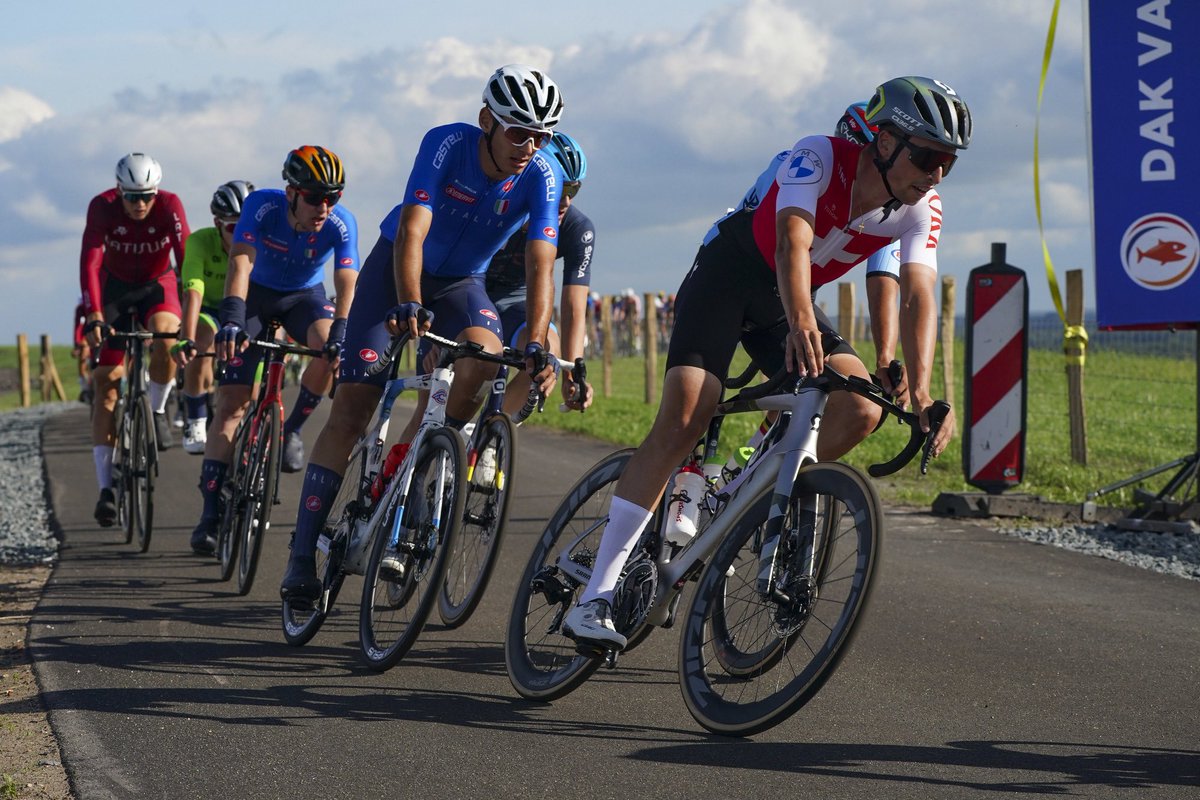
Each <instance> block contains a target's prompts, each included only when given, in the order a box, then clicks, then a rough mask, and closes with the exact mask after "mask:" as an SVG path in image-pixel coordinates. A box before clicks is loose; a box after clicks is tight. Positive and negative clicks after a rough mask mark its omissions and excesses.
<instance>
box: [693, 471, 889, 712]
mask: <svg viewBox="0 0 1200 800" xmlns="http://www.w3.org/2000/svg"><path fill="white" fill-rule="evenodd" d="M771 493H772V489H771V488H770V487H768V488H767V489H766V490H765V491H764V492H763V494H762V495H760V496H759V497H758V498H757V499H756V500H755V501H754V502H753V503H752V504H751V505H750V507H749V510H748V511H746V513H744V514H743V515H742V516H741V518H739V519H737V520H735V521H733V522H732V525H731V530H730V533H729V535H728V536H727V537H726V538H725V540H724V541H723V542H722V543H721V544H720V545H719V546H718V548H717V550H716V552H715V553H714V555H713V558H712V560H711V561H710V562H709V564H708V565H707V567H706V568H705V570H704V573H703V574H702V575H701V577H700V581H699V583H698V584H697V586H696V592H695V596H694V597H693V600H692V605H691V608H690V609H689V611H688V614H687V617H686V619H685V622H684V626H683V630H682V631H681V633H680V639H679V678H680V688H681V690H682V692H683V699H684V702H685V703H686V704H687V707H688V711H690V712H691V714H692V716H693V717H694V718H695V719H696V721H697V722H699V723H700V724H701V725H703V726H704V727H705V728H707V729H708V730H710V731H712V732H714V733H719V734H724V735H729V736H749V735H751V734H754V733H758V732H759V731H763V730H766V729H767V728H770V727H772V726H774V725H777V724H779V723H780V722H782V721H783V720H785V719H787V718H788V717H789V716H791V715H792V714H794V713H795V712H796V711H797V710H798V709H799V708H800V707H801V706H803V705H804V704H805V703H806V702H808V701H809V700H810V699H811V698H812V697H813V696H814V695H816V693H817V692H818V691H819V690H820V688H821V687H822V686H823V685H824V684H825V681H826V680H828V679H829V677H830V676H831V675H832V674H833V672H834V670H835V669H836V668H837V665H838V663H839V662H840V660H841V659H842V657H843V656H844V655H845V654H846V651H847V649H848V647H849V645H850V641H851V638H852V636H853V633H854V630H855V626H856V623H857V622H858V620H859V619H860V618H861V616H862V613H863V611H864V609H865V608H866V604H867V599H868V596H869V590H870V586H871V578H872V576H873V574H874V573H875V570H876V569H877V568H878V567H877V560H878V550H879V540H880V536H881V534H882V529H883V518H882V513H881V511H880V504H879V497H878V495H877V494H876V493H875V489H874V487H873V486H872V485H871V483H870V481H869V480H868V479H867V477H866V476H865V475H863V474H862V473H861V472H860V471H859V470H857V469H855V468H854V467H851V466H848V465H846V464H840V463H833V462H830V463H819V464H810V465H807V466H805V467H804V468H803V469H801V470H800V473H799V475H798V476H797V478H796V482H795V484H794V485H793V488H792V496H791V499H790V502H789V507H788V510H787V513H786V515H785V517H784V525H783V532H782V534H781V535H780V543H779V547H778V551H777V554H776V556H775V575H776V576H777V579H778V586H777V588H776V591H775V592H774V593H773V594H772V595H771V596H766V595H764V594H763V593H762V592H760V590H759V589H760V587H759V586H758V585H757V584H758V577H759V570H760V560H759V550H760V548H761V544H762V538H763V529H764V528H765V525H766V519H767V513H768V511H769V508H770V501H771ZM807 554H811V556H808V555H807ZM808 557H811V561H810V562H806V558H808ZM807 576H811V577H807Z"/></svg>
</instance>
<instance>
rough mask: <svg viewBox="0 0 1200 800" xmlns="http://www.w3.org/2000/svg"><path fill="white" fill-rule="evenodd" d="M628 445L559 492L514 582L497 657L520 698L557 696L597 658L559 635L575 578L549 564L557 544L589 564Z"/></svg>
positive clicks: (572, 598) (586, 673)
mask: <svg viewBox="0 0 1200 800" xmlns="http://www.w3.org/2000/svg"><path fill="white" fill-rule="evenodd" d="M633 452H634V451H633V450H632V449H627V450H618V451H617V452H615V453H612V454H610V455H608V456H605V457H604V458H602V459H601V460H600V461H598V462H597V463H596V464H595V465H594V466H593V467H592V468H591V469H590V470H588V471H587V473H586V474H584V476H583V477H582V478H580V479H579V481H578V482H577V483H576V484H575V485H574V486H573V487H572V488H571V490H570V491H569V492H567V493H566V495H565V496H564V497H563V499H562V502H560V503H559V505H558V508H556V509H555V510H554V513H553V514H552V515H551V516H550V519H549V520H548V521H547V522H546V528H545V529H544V530H543V532H542V535H541V537H540V538H539V539H538V541H537V544H535V545H534V548H533V552H532V553H531V554H530V556H529V561H528V563H527V564H526V566H525V571H524V573H522V575H521V578H520V580H519V581H518V582H517V591H516V595H515V596H514V597H513V604H512V610H511V612H510V613H509V618H508V628H507V630H506V631H505V636H504V663H505V667H506V669H507V671H508V680H509V682H510V683H512V685H513V688H514V689H516V690H517V694H519V695H521V696H522V697H524V698H527V699H530V700H555V699H557V698H559V697H563V696H564V695H566V694H569V693H570V692H572V691H574V690H575V689H576V688H578V687H579V686H580V685H581V684H582V683H583V682H584V681H586V680H587V679H588V678H589V677H591V675H592V673H593V672H595V671H596V668H597V667H599V666H600V659H599V658H598V657H595V656H590V655H581V654H580V653H578V652H577V651H576V650H575V642H574V641H573V640H572V639H570V638H569V637H567V636H565V635H563V632H562V621H563V618H564V617H565V616H566V614H567V612H568V611H570V610H571V607H572V606H574V605H575V601H576V599H577V597H578V594H579V591H580V590H581V589H582V586H581V585H580V584H579V583H578V582H577V581H575V580H574V579H571V578H569V577H568V576H566V575H564V574H563V573H562V572H561V571H560V570H559V569H558V568H557V567H556V566H555V564H556V563H557V561H558V559H559V555H560V553H561V552H562V548H564V547H571V557H572V560H576V561H577V563H587V565H588V566H591V563H590V562H591V559H594V557H595V554H596V550H597V549H598V547H599V544H600V537H601V535H602V534H603V533H604V520H605V512H606V511H607V509H608V506H609V503H610V502H611V500H612V492H613V490H614V489H615V488H616V482H617V479H618V478H620V477H621V474H622V473H623V472H624V471H625V466H626V465H627V464H628V463H629V459H630V457H631V456H632V455H633Z"/></svg>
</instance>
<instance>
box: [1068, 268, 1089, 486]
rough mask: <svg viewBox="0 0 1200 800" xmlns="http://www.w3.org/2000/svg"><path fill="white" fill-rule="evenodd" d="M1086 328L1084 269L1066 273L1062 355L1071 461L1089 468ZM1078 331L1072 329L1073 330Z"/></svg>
mask: <svg viewBox="0 0 1200 800" xmlns="http://www.w3.org/2000/svg"><path fill="white" fill-rule="evenodd" d="M1082 327H1083V270H1079V269H1073V270H1068V272H1067V333H1066V336H1065V337H1064V338H1063V352H1064V353H1065V354H1066V356H1067V414H1068V419H1069V421H1070V424H1071V460H1072V461H1074V462H1075V463H1077V464H1082V465H1083V466H1085V467H1086V466H1087V413H1086V410H1085V409H1084V405H1083V362H1084V355H1085V354H1086V352H1087V340H1086V339H1085V338H1083V337H1081V336H1079V335H1078V330H1080V329H1082ZM1073 328H1074V329H1076V330H1072V329H1073Z"/></svg>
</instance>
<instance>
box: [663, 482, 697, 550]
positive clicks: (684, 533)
mask: <svg viewBox="0 0 1200 800" xmlns="http://www.w3.org/2000/svg"><path fill="white" fill-rule="evenodd" d="M706 488H707V482H706V481H705V479H704V473H703V472H702V471H701V470H700V468H699V467H697V466H696V465H695V464H688V465H687V466H686V467H683V468H681V469H680V470H679V471H678V472H676V473H675V482H674V485H673V486H672V487H671V501H670V505H668V506H667V519H666V523H665V525H664V530H663V538H664V539H666V541H667V542H669V543H671V544H673V545H677V546H678V545H685V544H687V543H688V542H689V541H691V540H692V537H693V536H695V535H696V530H697V523H698V521H699V519H700V501H702V500H703V499H704V492H705V490H706Z"/></svg>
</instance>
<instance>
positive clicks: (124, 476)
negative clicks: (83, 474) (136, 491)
mask: <svg viewBox="0 0 1200 800" xmlns="http://www.w3.org/2000/svg"><path fill="white" fill-rule="evenodd" d="M113 419H114V420H115V421H116V435H115V438H114V439H113V475H114V480H113V487H112V488H113V495H114V497H115V499H116V502H117V524H118V525H120V526H121V529H122V530H123V531H124V532H125V544H130V543H132V542H133V524H132V523H131V521H130V519H129V494H130V491H131V489H130V485H131V483H130V479H129V453H130V450H129V428H130V424H129V422H128V421H127V420H126V418H125V397H124V396H123V395H122V396H120V397H118V398H117V405H116V408H115V409H114V410H113Z"/></svg>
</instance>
